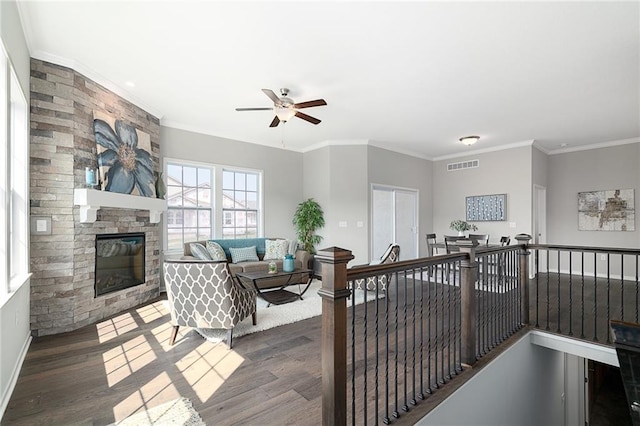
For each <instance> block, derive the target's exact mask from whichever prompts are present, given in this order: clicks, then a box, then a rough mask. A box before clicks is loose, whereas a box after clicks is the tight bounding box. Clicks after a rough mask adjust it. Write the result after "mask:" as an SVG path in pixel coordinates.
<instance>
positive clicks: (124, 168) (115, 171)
mask: <svg viewBox="0 0 640 426" xmlns="http://www.w3.org/2000/svg"><path fill="white" fill-rule="evenodd" d="M93 130H94V134H95V137H96V147H97V150H98V170H99V171H100V178H101V188H102V190H103V191H111V192H119V193H121V194H131V195H141V196H143V197H154V198H155V196H156V189H155V176H154V174H153V157H152V156H151V137H150V136H149V135H148V134H147V133H145V132H142V131H140V130H138V129H136V128H134V127H133V126H131V125H129V124H127V123H125V122H124V121H122V120H115V119H113V118H112V117H109V116H108V115H106V114H103V113H101V112H97V111H95V112H94V113H93Z"/></svg>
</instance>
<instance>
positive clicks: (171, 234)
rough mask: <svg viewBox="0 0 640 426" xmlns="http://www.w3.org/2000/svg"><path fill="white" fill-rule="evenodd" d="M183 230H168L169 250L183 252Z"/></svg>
mask: <svg viewBox="0 0 640 426" xmlns="http://www.w3.org/2000/svg"><path fill="white" fill-rule="evenodd" d="M182 244H183V242H182V228H180V229H169V230H167V248H168V249H169V250H182V249H183V246H182Z"/></svg>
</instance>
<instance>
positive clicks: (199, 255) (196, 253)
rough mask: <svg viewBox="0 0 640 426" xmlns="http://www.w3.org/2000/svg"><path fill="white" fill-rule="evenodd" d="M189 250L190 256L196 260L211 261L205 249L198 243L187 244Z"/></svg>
mask: <svg viewBox="0 0 640 426" xmlns="http://www.w3.org/2000/svg"><path fill="white" fill-rule="evenodd" d="M189 250H191V255H192V256H193V257H195V258H196V259H198V260H213V259H212V258H211V255H210V254H209V252H208V251H207V248H206V247H205V246H203V245H202V244H200V243H191V244H189Z"/></svg>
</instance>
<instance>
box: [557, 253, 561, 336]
mask: <svg viewBox="0 0 640 426" xmlns="http://www.w3.org/2000/svg"><path fill="white" fill-rule="evenodd" d="M557 269H558V272H557V276H558V319H557V321H558V324H557V326H556V332H557V333H560V305H561V304H562V303H561V302H560V250H558V265H557Z"/></svg>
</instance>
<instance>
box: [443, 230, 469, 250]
mask: <svg viewBox="0 0 640 426" xmlns="http://www.w3.org/2000/svg"><path fill="white" fill-rule="evenodd" d="M462 239H464V237H460V236H458V235H445V236H444V247H445V249H446V250H447V254H451V253H457V252H459V251H460V249H459V248H458V246H457V245H456V241H458V240H462Z"/></svg>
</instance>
